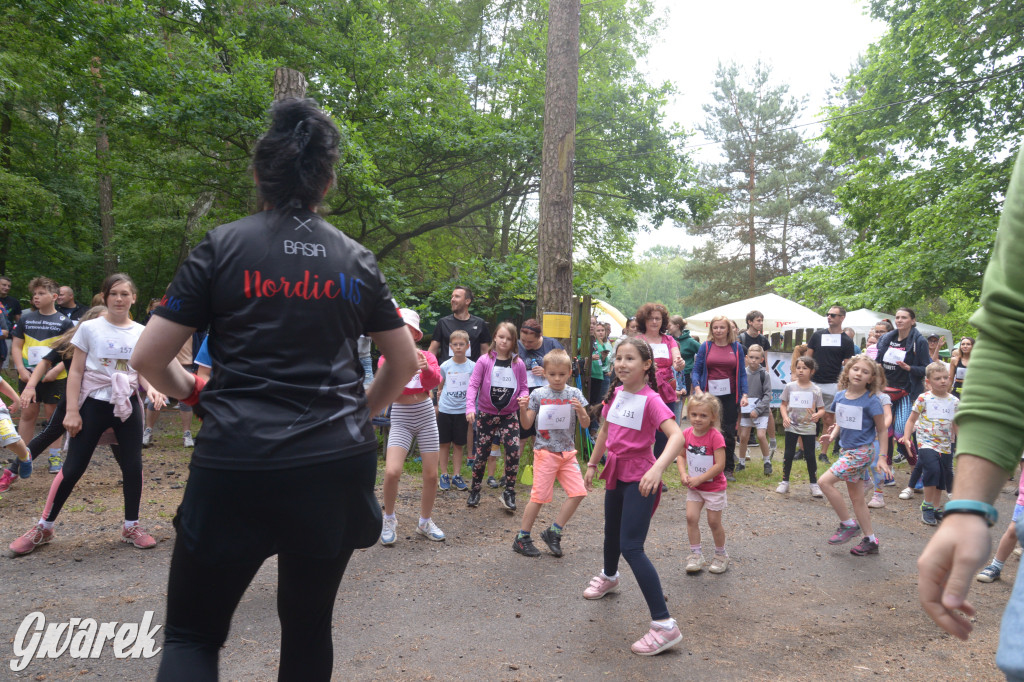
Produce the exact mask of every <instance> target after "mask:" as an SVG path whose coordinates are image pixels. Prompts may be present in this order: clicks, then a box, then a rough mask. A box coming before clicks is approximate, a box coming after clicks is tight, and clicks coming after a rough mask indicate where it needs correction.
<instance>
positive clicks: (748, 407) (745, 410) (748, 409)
mask: <svg viewBox="0 0 1024 682" xmlns="http://www.w3.org/2000/svg"><path fill="white" fill-rule="evenodd" d="M753 411H754V403H752V402H751V401H749V400H748V401H747V404H746V405H740V412H742V413H743V414H750V413H751V412H753Z"/></svg>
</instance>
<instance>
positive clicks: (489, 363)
mask: <svg viewBox="0 0 1024 682" xmlns="http://www.w3.org/2000/svg"><path fill="white" fill-rule="evenodd" d="M496 357H497V355H496V354H495V352H494V351H490V352H489V353H487V355H485V356H483V357H482V358H480V359H479V360H477V361H476V366H475V367H474V368H473V375H472V376H471V377H470V378H469V390H468V391H466V411H467V412H484V413H486V414H500V415H506V414H512V413H514V412H518V411H519V397H520V396H524V395H529V391H527V390H526V365H525V364H524V363H523V361H522V360H520V359H519V356H518V355H515V356H513V357H512V373H513V374H515V375H516V382H517V383H518V384H519V390H517V391H516V394H515V395H514V396H512V400H510V401H509V403H508V405H506V406H505V407H504V408H503V409H501V410H500V411H499V410H498V409H496V408H495V407H494V404H493V403H492V402H491V370H492V369H494V359H495V358H496ZM478 394H479V397H480V400H479V404H478V401H477V395H478Z"/></svg>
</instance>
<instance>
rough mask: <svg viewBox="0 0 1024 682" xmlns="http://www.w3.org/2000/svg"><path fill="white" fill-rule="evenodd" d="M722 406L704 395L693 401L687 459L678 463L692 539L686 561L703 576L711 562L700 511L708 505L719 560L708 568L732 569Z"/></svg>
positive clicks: (685, 433) (689, 568) (690, 569)
mask: <svg viewBox="0 0 1024 682" xmlns="http://www.w3.org/2000/svg"><path fill="white" fill-rule="evenodd" d="M721 413H722V405H721V403H720V402H719V401H718V398H716V397H715V396H713V395H711V394H709V393H703V394H701V395H699V396H695V397H693V398H690V402H689V404H688V405H687V407H686V414H687V417H688V418H689V420H690V427H689V428H688V429H686V430H685V431H683V439H684V440H685V442H686V447H685V450H684V453H685V456H686V459H685V461H684V459H683V457H680V458H679V459H678V460H676V463H677V464H678V465H679V479H680V480H681V481H682V482H683V485H685V486H686V487H687V488H688V490H687V492H686V534H687V536H688V537H689V540H690V556H689V557H688V558H687V559H686V572H687V573H700V572H701V570H703V568H704V566H705V565H706V564H707V562H706V561H705V560H704V555H703V554H701V548H700V525H699V524H700V512H701V509H703V508H704V505H707V508H708V526H710V527H711V537H712V538H713V539H714V541H715V558H714V559H712V561H711V567H710V568H709V569H708V571H710V572H711V573H725V572H726V570H728V568H729V554H728V553H727V552H726V551H725V529H724V528H722V510H724V509H725V504H726V503H725V488H726V486H727V485H728V484H727V483H726V480H725V473H724V472H725V436H723V435H722V432H721V431H719V430H718V423H719V419H721Z"/></svg>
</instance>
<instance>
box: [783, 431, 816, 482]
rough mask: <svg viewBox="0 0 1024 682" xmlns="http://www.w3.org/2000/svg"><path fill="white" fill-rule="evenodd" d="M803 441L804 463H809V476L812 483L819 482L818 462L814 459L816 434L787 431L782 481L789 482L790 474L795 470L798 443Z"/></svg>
mask: <svg viewBox="0 0 1024 682" xmlns="http://www.w3.org/2000/svg"><path fill="white" fill-rule="evenodd" d="M798 440H802V441H803V445H804V461H805V462H807V476H808V478H810V479H811V483H817V482H818V460H817V459H815V458H814V434H813V433H808V434H806V435H804V434H800V433H792V432H790V431H786V452H785V455H784V456H783V457H784V459H783V461H782V480H783V481H788V480H789V472H790V470H792V468H793V457H794V456H796V442H797V441H798Z"/></svg>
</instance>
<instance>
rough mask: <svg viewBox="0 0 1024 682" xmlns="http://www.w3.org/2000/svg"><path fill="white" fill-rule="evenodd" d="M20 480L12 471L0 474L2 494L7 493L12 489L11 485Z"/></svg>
mask: <svg viewBox="0 0 1024 682" xmlns="http://www.w3.org/2000/svg"><path fill="white" fill-rule="evenodd" d="M17 480H18V477H17V476H16V475H15V474H14V472H13V471H11V470H10V469H4V473H3V474H0V493H5V492H7V491H8V490H10V489H11V484H12V483H14V482H15V481H17Z"/></svg>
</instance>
